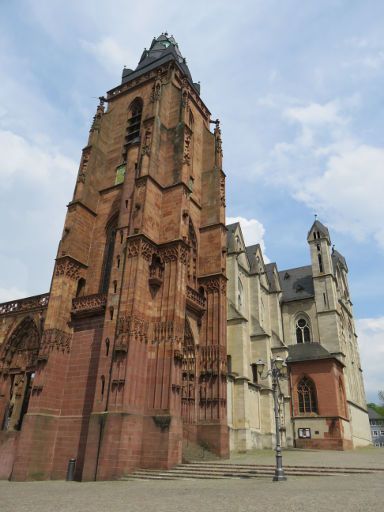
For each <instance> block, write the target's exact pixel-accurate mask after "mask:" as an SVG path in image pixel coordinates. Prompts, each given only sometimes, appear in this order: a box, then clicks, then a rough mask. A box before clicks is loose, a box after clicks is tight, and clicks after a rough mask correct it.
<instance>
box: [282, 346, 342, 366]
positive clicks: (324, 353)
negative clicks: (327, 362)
mask: <svg viewBox="0 0 384 512" xmlns="http://www.w3.org/2000/svg"><path fill="white" fill-rule="evenodd" d="M330 357H333V356H332V355H331V354H330V353H329V352H328V350H326V349H325V348H324V347H323V346H321V345H320V343H297V344H295V345H289V347H288V358H287V362H288V363H293V362H298V361H309V360H315V359H329V358H330Z"/></svg>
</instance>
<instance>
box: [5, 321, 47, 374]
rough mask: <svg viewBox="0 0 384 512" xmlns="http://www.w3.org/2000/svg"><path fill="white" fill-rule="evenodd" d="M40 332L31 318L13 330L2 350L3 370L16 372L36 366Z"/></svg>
mask: <svg viewBox="0 0 384 512" xmlns="http://www.w3.org/2000/svg"><path fill="white" fill-rule="evenodd" d="M40 338H41V336H40V332H39V330H38V328H37V326H36V324H35V322H34V320H33V318H31V317H30V316H27V317H26V318H24V319H23V320H21V322H19V324H18V325H17V326H16V327H15V329H13V331H12V332H11V334H10V335H9V337H8V339H7V341H6V342H5V343H4V346H3V347H2V349H1V355H0V361H1V363H2V367H3V370H4V369H7V370H13V369H14V370H16V369H21V368H28V367H31V366H35V365H36V359H37V355H38V352H39V348H40Z"/></svg>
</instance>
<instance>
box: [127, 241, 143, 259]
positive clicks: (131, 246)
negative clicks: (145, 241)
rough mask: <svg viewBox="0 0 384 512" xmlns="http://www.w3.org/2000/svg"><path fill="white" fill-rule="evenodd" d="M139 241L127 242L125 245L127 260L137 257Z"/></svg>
mask: <svg viewBox="0 0 384 512" xmlns="http://www.w3.org/2000/svg"><path fill="white" fill-rule="evenodd" d="M139 251H140V240H137V239H136V240H129V241H128V244H127V258H135V257H136V256H138V255H139Z"/></svg>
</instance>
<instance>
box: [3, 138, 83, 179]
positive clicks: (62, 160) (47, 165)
mask: <svg viewBox="0 0 384 512" xmlns="http://www.w3.org/2000/svg"><path fill="white" fill-rule="evenodd" d="M43 142H44V144H42V146H40V145H37V144H36V143H32V142H29V141H28V140H27V139H25V138H24V137H22V136H20V135H18V134H16V133H13V132H12V131H9V130H0V177H1V179H0V188H1V187H7V188H8V187H9V185H10V181H9V180H13V179H17V180H20V179H22V180H23V181H25V180H29V181H30V182H32V183H34V184H36V183H39V184H41V183H45V184H46V185H50V184H52V185H53V183H52V182H53V181H56V182H57V180H58V179H59V180H60V181H61V179H60V178H63V177H67V178H69V179H70V180H71V181H72V180H73V177H74V175H75V173H74V171H75V169H76V163H75V162H73V160H71V159H70V158H68V157H66V156H65V155H63V154H61V153H60V152H59V150H58V149H56V148H54V147H52V145H51V144H49V143H46V141H43Z"/></svg>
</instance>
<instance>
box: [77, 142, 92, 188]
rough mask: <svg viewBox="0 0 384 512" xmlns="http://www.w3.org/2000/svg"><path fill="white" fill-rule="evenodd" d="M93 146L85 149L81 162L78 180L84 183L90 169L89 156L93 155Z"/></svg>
mask: <svg viewBox="0 0 384 512" xmlns="http://www.w3.org/2000/svg"><path fill="white" fill-rule="evenodd" d="M91 149H92V147H91V146H88V147H86V148H84V149H83V155H82V158H81V162H80V167H79V173H78V175H77V182H78V183H79V182H80V183H84V182H85V178H86V176H87V171H88V163H89V158H90V156H91Z"/></svg>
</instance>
